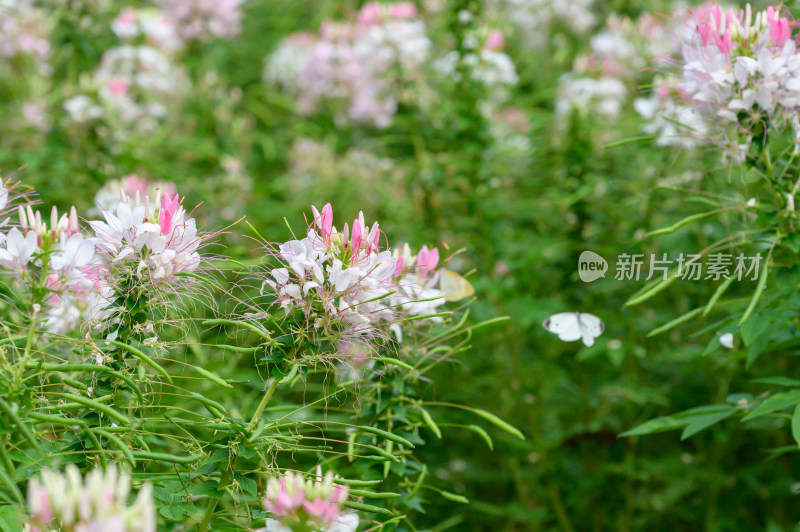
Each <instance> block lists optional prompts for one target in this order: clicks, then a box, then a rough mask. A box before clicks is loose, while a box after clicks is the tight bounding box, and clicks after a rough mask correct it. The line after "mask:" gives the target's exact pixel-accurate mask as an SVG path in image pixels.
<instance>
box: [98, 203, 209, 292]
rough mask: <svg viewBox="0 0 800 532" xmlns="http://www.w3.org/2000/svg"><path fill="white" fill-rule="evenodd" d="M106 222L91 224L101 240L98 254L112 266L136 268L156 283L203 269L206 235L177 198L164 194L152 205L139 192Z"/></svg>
mask: <svg viewBox="0 0 800 532" xmlns="http://www.w3.org/2000/svg"><path fill="white" fill-rule="evenodd" d="M103 216H104V218H105V221H92V222H89V225H91V227H92V229H93V230H94V232H95V236H96V238H97V253H98V255H99V256H100V257H101V259H102V260H103V262H104V263H105V264H107V265H109V266H110V267H113V266H114V265H123V266H124V265H126V264H131V265H132V266H133V271H132V272H131V273H133V274H134V275H135V276H136V277H137V278H139V279H142V280H147V281H149V282H151V283H153V284H157V285H168V284H169V283H171V282H173V280H174V277H175V274H177V273H182V272H193V271H195V270H196V269H197V268H198V266H199V265H200V254H199V253H198V249H199V247H200V244H201V243H202V236H201V235H199V234H198V232H197V224H196V222H195V220H194V218H191V217H189V216H187V214H186V211H185V210H184V208H183V206H182V205H181V204H180V201H179V197H178V195H177V194H175V195H174V196H170V194H168V193H165V194H161V193H160V191H159V194H158V196H156V201H155V202H154V203H151V202H150V200H149V197H148V196H145V197H144V199H141V197H140V196H139V195H138V194H137V196H135V197H128V196H126V195H125V194H124V193H123V197H122V200H121V201H120V202H119V203H118V204H117V206H116V209H114V211H106V212H105V213H104V214H103Z"/></svg>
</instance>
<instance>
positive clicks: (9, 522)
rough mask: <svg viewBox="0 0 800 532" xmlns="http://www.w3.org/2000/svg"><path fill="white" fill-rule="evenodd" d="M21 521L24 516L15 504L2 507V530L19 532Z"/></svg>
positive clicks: (0, 522)
mask: <svg viewBox="0 0 800 532" xmlns="http://www.w3.org/2000/svg"><path fill="white" fill-rule="evenodd" d="M21 522H22V516H21V515H20V511H19V509H18V508H16V507H14V506H2V507H0V531H2V532H17V531H18V530H19V529H20V523H21Z"/></svg>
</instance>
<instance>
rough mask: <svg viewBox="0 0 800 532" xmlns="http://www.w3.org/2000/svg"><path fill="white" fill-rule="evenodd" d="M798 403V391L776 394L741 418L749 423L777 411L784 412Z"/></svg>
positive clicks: (799, 396)
mask: <svg viewBox="0 0 800 532" xmlns="http://www.w3.org/2000/svg"><path fill="white" fill-rule="evenodd" d="M797 403H800V390H792V391H790V392H781V393H776V394H775V395H773V396H771V397H768V398H767V399H765V400H764V401H762V403H761V404H760V405H758V406H757V407H756V408H755V409H753V411H752V412H750V413H749V414H747V415H746V416H744V417H743V418H742V421H749V420H751V419H756V418H759V417H761V416H765V415H767V414H771V413H772V412H777V411H778V410H785V409H786V408H789V407H790V406H794V405H796V404H797Z"/></svg>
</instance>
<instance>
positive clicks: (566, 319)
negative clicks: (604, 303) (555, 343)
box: [542, 312, 581, 342]
mask: <svg viewBox="0 0 800 532" xmlns="http://www.w3.org/2000/svg"><path fill="white" fill-rule="evenodd" d="M542 325H543V326H544V328H545V329H547V330H548V331H550V332H551V333H553V334H557V335H558V338H559V339H561V340H563V341H565V342H574V341H575V340H580V339H581V328H580V325H579V323H578V314H576V313H575V312H561V313H559V314H553V315H552V316H550V317H549V318H547V319H546V320H544V323H542Z"/></svg>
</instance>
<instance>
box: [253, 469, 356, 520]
mask: <svg viewBox="0 0 800 532" xmlns="http://www.w3.org/2000/svg"><path fill="white" fill-rule="evenodd" d="M347 492H348V490H347V486H343V485H338V484H335V483H334V478H333V472H331V471H328V472H327V473H326V474H325V476H322V470H321V469H320V468H319V467H318V468H317V474H316V477H315V478H314V479H313V480H311V479H309V480H306V479H304V478H303V476H302V475H300V474H298V473H294V472H292V471H288V472H286V473H285V474H284V475H283V476H282V477H277V478H276V477H272V478H270V479H269V481H268V482H267V493H266V498H265V499H264V508H266V509H267V511H268V512H269V513H270V514H272V517H271V518H269V519H267V522H266V527H264V528H262V529H259V531H257V532H291V531H292V530H296V529H297V527H298V526H299V527H306V528H303V529H304V530H306V529H307V530H319V531H321V532H355V530H356V528H358V521H359V520H358V515H357V514H356V513H354V512H344V511H343V508H342V503H344V502H345V501H346V500H347Z"/></svg>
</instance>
